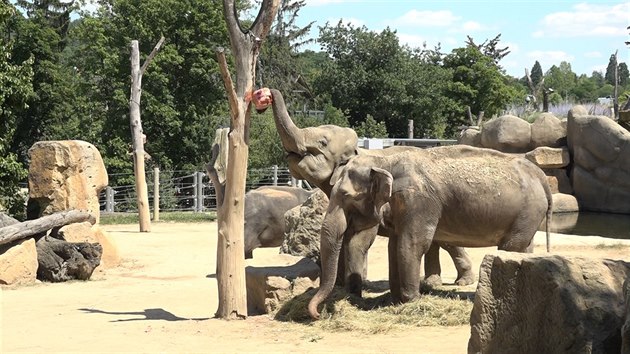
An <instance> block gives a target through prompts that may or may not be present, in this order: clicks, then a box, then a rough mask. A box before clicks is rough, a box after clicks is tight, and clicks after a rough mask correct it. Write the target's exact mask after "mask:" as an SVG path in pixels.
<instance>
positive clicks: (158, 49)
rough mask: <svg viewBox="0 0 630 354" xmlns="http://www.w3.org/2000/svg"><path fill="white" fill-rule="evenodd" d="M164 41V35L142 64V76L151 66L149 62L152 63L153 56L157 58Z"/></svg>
mask: <svg viewBox="0 0 630 354" xmlns="http://www.w3.org/2000/svg"><path fill="white" fill-rule="evenodd" d="M163 43H164V36H162V38H160V41H159V42H157V44H156V45H155V47H153V50H152V51H151V54H149V56H148V57H147V59H146V60H145V61H144V64H142V67H141V68H140V76H142V75H143V74H144V72H145V70H147V67H148V66H149V64H151V61H152V60H153V58H155V56H156V55H157V53H158V52H159V51H160V47H161V46H162V44H163Z"/></svg>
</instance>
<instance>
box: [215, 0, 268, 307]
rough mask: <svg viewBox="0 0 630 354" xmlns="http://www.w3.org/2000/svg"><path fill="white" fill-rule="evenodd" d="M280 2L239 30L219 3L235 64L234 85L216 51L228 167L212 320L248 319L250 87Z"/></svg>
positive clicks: (231, 5) (227, 4)
mask: <svg viewBox="0 0 630 354" xmlns="http://www.w3.org/2000/svg"><path fill="white" fill-rule="evenodd" d="M279 3H280V0H263V1H262V4H261V8H260V11H259V13H258V16H257V17H256V20H254V23H253V24H252V26H251V27H250V28H249V30H247V31H243V30H242V28H241V25H240V23H239V21H238V18H236V13H237V11H236V1H235V0H223V15H224V17H225V20H226V22H227V29H228V33H229V35H230V44H231V48H232V53H233V55H234V60H235V63H234V65H235V68H236V86H234V85H233V83H232V78H231V76H230V73H229V71H228V66H227V61H226V59H225V53H224V51H223V50H222V49H219V50H218V51H217V59H218V62H219V68H220V69H221V76H222V78H223V83H224V84H225V89H226V92H227V97H228V102H229V105H230V116H231V120H230V132H229V134H228V150H229V151H228V163H227V172H226V185H225V194H224V197H223V203H222V205H221V206H220V207H219V208H218V210H217V216H218V241H217V283H218V284H217V285H218V291H219V308H218V309H217V312H216V316H217V317H219V318H225V319H244V318H246V317H247V292H246V287H245V253H244V248H245V247H244V244H245V241H244V231H245V228H244V221H245V208H244V199H245V180H246V177H247V158H248V155H249V149H248V144H249V119H250V109H249V106H250V100H251V93H252V91H253V86H254V78H255V77H256V76H255V73H256V62H257V58H258V53H259V50H260V45H261V44H262V41H263V40H264V39H265V37H266V36H267V34H268V33H269V29H270V28H271V23H272V22H273V19H274V18H275V16H276V12H277V10H278V5H279Z"/></svg>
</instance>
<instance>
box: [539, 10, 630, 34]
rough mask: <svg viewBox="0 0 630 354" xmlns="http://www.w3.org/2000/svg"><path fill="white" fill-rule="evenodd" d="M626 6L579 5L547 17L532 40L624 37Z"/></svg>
mask: <svg viewBox="0 0 630 354" xmlns="http://www.w3.org/2000/svg"><path fill="white" fill-rule="evenodd" d="M628 13H630V2H626V3H621V4H616V5H599V4H587V3H581V4H577V5H574V6H573V8H572V9H571V11H564V12H556V13H552V14H549V15H547V16H545V17H544V18H543V20H542V21H541V26H542V29H541V30H539V31H537V32H534V33H533V36H534V37H542V36H545V37H547V36H548V37H585V36H607V37H608V36H627V30H626V27H628Z"/></svg>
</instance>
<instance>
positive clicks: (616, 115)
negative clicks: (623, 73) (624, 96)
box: [613, 51, 619, 121]
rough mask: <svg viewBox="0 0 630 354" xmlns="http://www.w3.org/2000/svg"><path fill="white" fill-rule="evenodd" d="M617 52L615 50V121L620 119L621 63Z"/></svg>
mask: <svg viewBox="0 0 630 354" xmlns="http://www.w3.org/2000/svg"><path fill="white" fill-rule="evenodd" d="M617 52H618V51H615V91H614V93H613V119H614V120H615V121H618V120H619V97H618V96H619V64H618V61H617Z"/></svg>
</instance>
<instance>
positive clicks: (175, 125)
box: [71, 0, 228, 183]
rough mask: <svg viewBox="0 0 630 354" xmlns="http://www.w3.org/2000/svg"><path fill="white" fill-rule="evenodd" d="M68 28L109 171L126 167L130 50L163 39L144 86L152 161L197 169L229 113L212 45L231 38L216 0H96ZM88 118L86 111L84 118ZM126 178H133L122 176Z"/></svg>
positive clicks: (146, 50)
mask: <svg viewBox="0 0 630 354" xmlns="http://www.w3.org/2000/svg"><path fill="white" fill-rule="evenodd" d="M99 5H100V6H99V8H98V9H97V12H96V14H94V15H86V16H84V18H82V19H81V21H80V22H79V23H78V24H77V26H76V28H74V29H73V30H72V34H73V35H72V40H73V43H76V44H75V45H76V47H77V49H76V50H75V51H74V53H75V55H73V56H72V58H71V65H72V66H74V67H76V68H77V70H78V72H79V75H80V77H81V85H82V88H83V92H85V94H86V95H88V97H89V99H86V100H85V105H84V106H83V109H84V110H85V111H84V114H83V116H84V117H90V119H93V120H94V121H96V122H100V125H101V128H100V132H99V139H100V140H101V142H102V143H101V144H102V145H101V146H99V148H101V149H103V151H104V152H105V153H104V154H103V155H104V159H105V163H106V165H107V167H108V171H110V173H113V174H115V173H119V172H127V171H130V170H131V165H132V159H131V158H130V156H128V155H127V154H128V151H129V142H130V141H131V140H130V139H131V138H130V132H129V128H128V127H129V125H128V121H129V120H128V116H127V114H128V93H129V51H128V44H129V42H130V41H131V39H137V40H138V41H139V42H140V48H139V49H140V52H142V53H149V52H151V49H152V45H153V44H155V43H156V42H157V40H158V39H159V38H160V37H161V36H162V35H164V37H165V38H166V40H165V45H164V46H163V48H162V49H161V51H160V55H159V56H158V57H157V58H156V59H155V60H154V61H153V63H152V64H151V70H149V71H147V73H146V75H145V79H144V81H145V84H144V85H143V93H142V99H143V105H142V112H141V114H142V116H143V130H144V132H145V134H146V135H147V137H148V141H147V144H146V145H145V147H146V150H147V152H148V153H149V154H150V155H151V156H152V160H151V161H152V162H153V163H154V164H155V165H159V166H161V167H162V168H163V169H177V170H180V169H193V168H200V167H202V166H203V165H205V163H206V162H207V161H209V160H210V151H211V146H212V141H213V137H214V132H215V130H216V128H217V127H218V126H220V125H225V124H226V123H227V122H228V120H227V105H226V103H225V98H224V97H225V90H224V89H223V84H222V82H221V76H220V73H219V68H218V64H217V61H216V56H215V54H214V48H216V47H217V46H225V45H226V44H227V43H228V37H227V29H226V26H225V21H224V20H223V18H222V7H221V4H220V3H217V2H212V1H211V2H208V1H205V0H190V1H177V0H142V1H140V0H116V1H113V0H101V1H99ZM86 119H87V118H86ZM126 182H129V183H131V181H126Z"/></svg>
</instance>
